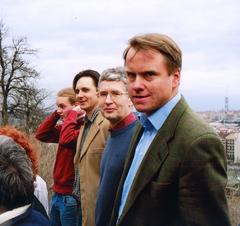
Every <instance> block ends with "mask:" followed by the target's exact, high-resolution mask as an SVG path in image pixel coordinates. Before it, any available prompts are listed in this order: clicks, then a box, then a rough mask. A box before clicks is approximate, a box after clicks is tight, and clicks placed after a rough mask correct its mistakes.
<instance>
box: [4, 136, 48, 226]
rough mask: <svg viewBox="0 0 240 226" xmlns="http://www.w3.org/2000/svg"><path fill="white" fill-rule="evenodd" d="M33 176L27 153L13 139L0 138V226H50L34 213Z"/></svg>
mask: <svg viewBox="0 0 240 226" xmlns="http://www.w3.org/2000/svg"><path fill="white" fill-rule="evenodd" d="M33 180H34V174H33V171H32V164H31V160H30V159H29V157H28V155H27V154H26V151H25V150H24V149H23V148H22V147H21V146H20V145H19V144H17V143H16V142H15V141H14V140H13V139H12V138H10V137H8V136H6V135H0V225H1V226H50V224H49V221H48V219H47V218H46V217H44V216H43V215H42V214H41V213H40V212H38V211H36V210H34V208H33V204H32V203H33V199H34V185H33Z"/></svg>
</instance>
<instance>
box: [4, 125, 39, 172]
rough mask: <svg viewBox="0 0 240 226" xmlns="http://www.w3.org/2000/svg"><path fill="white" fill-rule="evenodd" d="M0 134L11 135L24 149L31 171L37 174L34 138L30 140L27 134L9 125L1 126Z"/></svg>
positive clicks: (36, 153) (36, 154)
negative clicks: (30, 163)
mask: <svg viewBox="0 0 240 226" xmlns="http://www.w3.org/2000/svg"><path fill="white" fill-rule="evenodd" d="M0 135H5V136H8V137H11V138H12V139H13V140H14V141H15V142H16V143H17V144H18V145H20V146H21V147H22V148H23V149H24V150H25V151H26V154H27V156H28V157H29V159H30V160H31V162H32V169H33V173H34V175H37V173H38V152H37V151H38V150H37V145H36V143H35V142H34V140H30V137H29V136H27V134H25V133H24V132H22V131H21V130H19V129H17V128H15V127H13V126H10V125H6V126H1V127H0Z"/></svg>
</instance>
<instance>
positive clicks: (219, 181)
mask: <svg viewBox="0 0 240 226" xmlns="http://www.w3.org/2000/svg"><path fill="white" fill-rule="evenodd" d="M124 61H125V65H124V66H125V73H126V75H127V78H128V93H129V96H130V98H131V100H132V102H133V104H134V106H135V108H136V110H137V111H139V112H141V115H140V122H141V125H139V126H137V130H136V133H135V134H134V136H133V139H132V142H131V144H130V149H129V154H128V157H127V159H126V164H125V168H124V171H123V175H122V178H121V182H120V185H119V188H118V193H117V196H116V201H115V205H114V208H113V216H112V220H111V225H117V226H130V225H134V226H146V225H151V226H160V225H161V226H173V225H174V226H177V225H179V226H180V225H181V226H186V225H189V226H190V225H191V226H192V225H194V226H230V220H229V212H228V206H227V200H226V195H225V185H226V182H227V174H226V159H225V153H224V148H223V145H222V143H221V141H220V139H219V137H218V136H217V134H215V132H214V131H213V129H212V128H211V127H210V126H209V125H208V124H207V123H205V122H204V121H203V120H201V119H200V118H199V117H198V116H197V115H196V114H195V113H194V112H193V111H192V110H191V109H190V107H189V106H188V104H187V103H186V101H185V100H184V98H183V96H181V95H180V93H179V85H180V79H181V67H182V53H181V50H180V49H179V47H178V45H177V44H176V43H175V42H174V41H173V40H172V39H171V38H170V37H168V36H166V35H162V34H145V35H139V36H135V37H133V38H132V39H131V40H130V41H129V46H128V47H127V49H126V50H125V52H124Z"/></svg>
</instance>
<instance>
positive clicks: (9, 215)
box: [0, 204, 31, 224]
mask: <svg viewBox="0 0 240 226" xmlns="http://www.w3.org/2000/svg"><path fill="white" fill-rule="evenodd" d="M30 206H31V204H28V205H25V206H21V207H18V208H15V209H12V210H9V211H6V212H4V213H2V214H0V224H2V223H4V222H6V221H9V220H11V219H13V218H15V217H17V216H19V215H21V214H24V213H25V212H26V211H27V210H28V208H29V207H30Z"/></svg>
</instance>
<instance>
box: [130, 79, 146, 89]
mask: <svg viewBox="0 0 240 226" xmlns="http://www.w3.org/2000/svg"><path fill="white" fill-rule="evenodd" d="M130 85H131V87H132V89H134V90H142V89H144V82H143V79H142V78H141V76H139V75H137V76H136V77H135V79H134V81H132V82H130Z"/></svg>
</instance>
